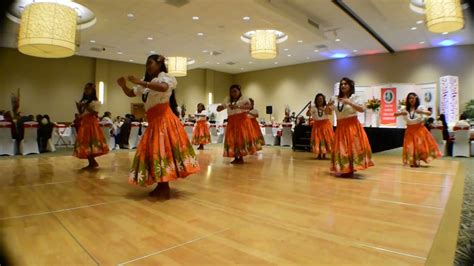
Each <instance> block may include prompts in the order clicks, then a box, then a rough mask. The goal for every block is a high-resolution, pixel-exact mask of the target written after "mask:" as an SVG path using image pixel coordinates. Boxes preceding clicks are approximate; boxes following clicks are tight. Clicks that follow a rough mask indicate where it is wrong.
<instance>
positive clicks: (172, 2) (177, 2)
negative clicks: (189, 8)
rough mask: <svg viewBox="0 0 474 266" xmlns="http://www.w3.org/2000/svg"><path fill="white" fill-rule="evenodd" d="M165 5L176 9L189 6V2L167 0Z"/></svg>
mask: <svg viewBox="0 0 474 266" xmlns="http://www.w3.org/2000/svg"><path fill="white" fill-rule="evenodd" d="M165 3H166V4H168V5H171V6H175V7H182V6H184V5H186V4H188V3H189V0H166V1H165Z"/></svg>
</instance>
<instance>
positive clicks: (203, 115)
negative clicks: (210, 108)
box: [194, 110, 208, 121]
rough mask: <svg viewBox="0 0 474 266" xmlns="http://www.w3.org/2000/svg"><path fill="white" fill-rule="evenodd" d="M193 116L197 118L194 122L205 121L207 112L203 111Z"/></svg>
mask: <svg viewBox="0 0 474 266" xmlns="http://www.w3.org/2000/svg"><path fill="white" fill-rule="evenodd" d="M194 116H195V117H196V118H197V119H196V120H197V121H207V116H208V114H207V111H206V110H203V111H202V112H200V113H198V112H196V113H194Z"/></svg>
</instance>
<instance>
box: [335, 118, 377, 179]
mask: <svg viewBox="0 0 474 266" xmlns="http://www.w3.org/2000/svg"><path fill="white" fill-rule="evenodd" d="M370 166H374V163H373V162H372V150H371V148H370V143H369V140H368V139H367V134H365V131H364V128H363V127H362V126H361V124H360V122H359V120H358V119H357V117H356V116H352V117H348V118H344V119H339V120H337V128H336V133H335V134H334V143H333V145H332V156H331V171H332V172H334V173H336V174H348V173H352V172H354V171H357V170H363V169H366V168H368V167H370Z"/></svg>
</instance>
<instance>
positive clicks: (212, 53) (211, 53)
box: [209, 51, 222, 56]
mask: <svg viewBox="0 0 474 266" xmlns="http://www.w3.org/2000/svg"><path fill="white" fill-rule="evenodd" d="M220 54H222V52H218V51H210V52H209V55H215V56H216V55H220Z"/></svg>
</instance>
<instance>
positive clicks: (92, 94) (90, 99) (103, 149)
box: [74, 83, 109, 169]
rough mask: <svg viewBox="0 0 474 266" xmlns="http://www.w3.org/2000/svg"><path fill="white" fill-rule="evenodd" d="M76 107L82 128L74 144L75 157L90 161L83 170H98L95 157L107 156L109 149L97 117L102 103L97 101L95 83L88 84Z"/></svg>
mask: <svg viewBox="0 0 474 266" xmlns="http://www.w3.org/2000/svg"><path fill="white" fill-rule="evenodd" d="M76 107H77V110H78V111H79V114H80V120H79V124H80V126H79V130H78V131H77V137H76V143H75V144H74V156H76V157H77V158H79V159H87V160H88V161H89V164H88V165H87V166H86V167H84V168H82V169H93V168H97V167H99V164H98V163H97V161H96V160H95V157H97V156H101V155H104V154H107V153H108V152H109V147H108V145H107V141H106V139H105V136H104V133H103V132H102V129H100V126H99V119H98V117H97V115H98V113H99V108H100V102H99V101H98V99H97V94H96V91H95V85H94V84H93V83H87V84H86V86H85V88H84V93H83V95H82V99H81V101H80V102H76Z"/></svg>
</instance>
